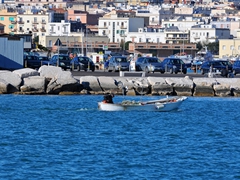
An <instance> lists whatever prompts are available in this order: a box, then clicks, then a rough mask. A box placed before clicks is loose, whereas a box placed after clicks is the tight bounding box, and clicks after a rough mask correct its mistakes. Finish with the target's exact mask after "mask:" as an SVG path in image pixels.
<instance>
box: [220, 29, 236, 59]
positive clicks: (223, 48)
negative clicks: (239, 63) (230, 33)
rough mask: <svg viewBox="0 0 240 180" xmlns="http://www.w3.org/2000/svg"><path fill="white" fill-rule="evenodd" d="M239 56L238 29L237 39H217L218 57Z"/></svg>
mask: <svg viewBox="0 0 240 180" xmlns="http://www.w3.org/2000/svg"><path fill="white" fill-rule="evenodd" d="M225 56H227V57H231V56H232V57H234V56H235V57H239V56H240V29H238V30H237V37H236V38H234V39H219V57H220V58H222V57H225Z"/></svg>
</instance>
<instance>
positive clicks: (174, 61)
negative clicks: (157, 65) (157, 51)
mask: <svg viewBox="0 0 240 180" xmlns="http://www.w3.org/2000/svg"><path fill="white" fill-rule="evenodd" d="M162 69H163V73H165V72H170V73H171V74H172V73H175V74H177V73H179V72H182V73H183V74H186V73H187V65H186V64H185V63H184V62H183V60H182V59H179V58H165V59H164V60H163V61H162Z"/></svg>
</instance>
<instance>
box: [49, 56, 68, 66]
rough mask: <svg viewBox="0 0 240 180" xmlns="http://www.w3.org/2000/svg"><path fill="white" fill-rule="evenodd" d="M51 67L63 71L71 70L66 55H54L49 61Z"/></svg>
mask: <svg viewBox="0 0 240 180" xmlns="http://www.w3.org/2000/svg"><path fill="white" fill-rule="evenodd" d="M49 62H50V65H52V66H59V67H61V68H62V69H64V70H67V69H70V68H71V64H70V62H71V59H70V58H69V56H68V55H67V54H54V55H53V56H52V58H51V60H50V61H49Z"/></svg>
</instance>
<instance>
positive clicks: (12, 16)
mask: <svg viewBox="0 0 240 180" xmlns="http://www.w3.org/2000/svg"><path fill="white" fill-rule="evenodd" d="M0 23H1V24H3V25H4V26H5V29H4V32H5V33H7V34H9V33H12V34H14V33H16V32H17V12H16V11H15V10H13V9H12V8H7V9H1V10H0Z"/></svg>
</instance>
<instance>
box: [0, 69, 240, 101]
mask: <svg viewBox="0 0 240 180" xmlns="http://www.w3.org/2000/svg"><path fill="white" fill-rule="evenodd" d="M0 93H1V94H12V93H14V94H106V93H114V94H119V95H122V94H125V95H160V96H163V95H178V96H221V97H226V96H240V79H239V78H207V77H203V78H192V77H189V76H185V77H184V78H169V77H168V78H163V77H105V76H104V77H95V76H82V77H80V78H79V79H76V78H75V77H73V76H72V74H71V72H69V71H63V70H62V69H61V68H60V67H54V66H42V67H40V68H39V70H38V71H36V70H34V69H30V68H24V69H19V70H15V71H5V70H2V71H0Z"/></svg>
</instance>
